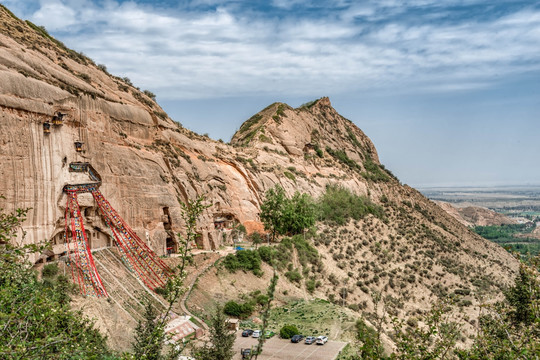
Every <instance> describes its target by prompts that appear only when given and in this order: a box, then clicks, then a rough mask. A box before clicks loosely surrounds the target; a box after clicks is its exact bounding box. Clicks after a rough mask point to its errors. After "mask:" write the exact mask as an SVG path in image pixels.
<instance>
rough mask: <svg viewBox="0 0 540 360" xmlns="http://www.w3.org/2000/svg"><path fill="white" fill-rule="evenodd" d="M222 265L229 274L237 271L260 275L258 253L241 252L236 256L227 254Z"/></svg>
mask: <svg viewBox="0 0 540 360" xmlns="http://www.w3.org/2000/svg"><path fill="white" fill-rule="evenodd" d="M223 265H224V266H225V268H226V269H227V270H229V271H230V272H236V271H237V270H244V271H252V272H253V273H254V274H255V275H258V276H259V275H262V270H261V257H260V255H259V252H258V251H254V250H241V251H237V252H236V254H229V255H227V256H226V257H225V259H223Z"/></svg>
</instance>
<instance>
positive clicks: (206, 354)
mask: <svg viewBox="0 0 540 360" xmlns="http://www.w3.org/2000/svg"><path fill="white" fill-rule="evenodd" d="M209 325H210V341H209V342H206V343H205V344H204V346H203V347H200V348H198V349H195V351H194V356H195V357H196V358H197V360H217V359H219V360H230V359H232V358H233V356H234V352H233V345H234V340H235V339H236V335H235V334H234V332H232V331H230V330H229V328H228V326H227V318H226V316H225V314H224V312H223V307H221V306H220V305H217V306H216V310H215V312H214V313H213V315H212V317H211V318H210V324H209Z"/></svg>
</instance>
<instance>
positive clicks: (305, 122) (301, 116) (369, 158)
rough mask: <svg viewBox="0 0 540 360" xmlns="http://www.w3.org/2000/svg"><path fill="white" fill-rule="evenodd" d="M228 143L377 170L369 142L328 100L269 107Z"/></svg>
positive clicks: (377, 163) (248, 122) (373, 150)
mask: <svg viewBox="0 0 540 360" xmlns="http://www.w3.org/2000/svg"><path fill="white" fill-rule="evenodd" d="M231 143H232V145H234V146H241V147H250V148H256V149H264V150H270V151H275V152H285V153H287V154H289V155H290V156H293V157H305V156H306V154H308V155H309V153H310V152H311V151H315V154H316V155H317V156H318V157H320V158H323V157H325V156H326V155H330V157H333V158H335V159H336V160H338V162H341V163H343V164H345V165H346V166H348V167H350V168H352V169H357V170H365V168H366V165H365V163H366V162H367V163H369V164H375V166H379V158H378V155H377V150H376V149H375V146H374V145H373V143H372V142H371V140H370V139H369V138H368V137H367V136H366V135H365V134H364V132H362V130H360V129H359V128H358V127H357V126H356V125H355V124H354V123H353V122H351V121H350V120H347V119H346V118H344V117H343V116H341V115H340V114H339V113H338V112H337V111H336V110H335V109H334V108H333V107H332V104H331V102H330V99H329V98H328V97H322V98H320V99H317V100H314V101H310V102H308V103H306V104H303V105H301V106H300V107H298V108H296V109H294V108H292V107H290V106H289V105H287V104H283V103H273V104H271V105H269V106H267V107H266V108H265V109H263V110H261V111H260V112H258V113H257V114H255V115H253V116H252V117H251V118H249V119H248V120H247V121H246V122H244V124H242V126H241V127H240V129H239V130H238V131H237V132H236V133H235V134H234V136H233V137H232V140H231ZM368 166H369V165H368Z"/></svg>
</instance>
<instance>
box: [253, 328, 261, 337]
mask: <svg viewBox="0 0 540 360" xmlns="http://www.w3.org/2000/svg"><path fill="white" fill-rule="evenodd" d="M261 333H262V331H261V330H255V331H254V332H253V335H251V337H254V338H258V337H260V336H261V335H262V334H261Z"/></svg>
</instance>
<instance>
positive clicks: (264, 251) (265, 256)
mask: <svg viewBox="0 0 540 360" xmlns="http://www.w3.org/2000/svg"><path fill="white" fill-rule="evenodd" d="M257 251H258V253H259V256H260V257H261V260H262V261H264V262H265V263H267V264H271V263H272V258H273V257H274V255H275V252H276V250H274V248H272V247H270V246H261V247H260V248H259V249H258V250H257Z"/></svg>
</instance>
